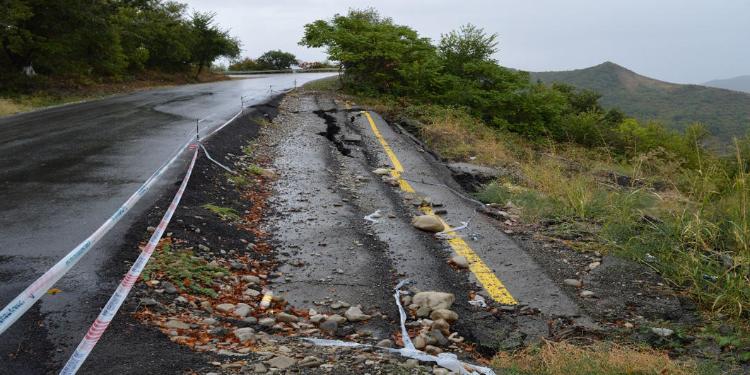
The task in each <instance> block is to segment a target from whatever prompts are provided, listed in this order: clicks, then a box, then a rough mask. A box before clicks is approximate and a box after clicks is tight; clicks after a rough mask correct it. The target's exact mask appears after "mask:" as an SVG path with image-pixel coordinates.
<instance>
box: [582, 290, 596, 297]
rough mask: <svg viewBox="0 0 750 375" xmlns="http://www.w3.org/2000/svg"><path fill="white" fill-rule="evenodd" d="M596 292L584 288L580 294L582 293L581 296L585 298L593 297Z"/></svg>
mask: <svg viewBox="0 0 750 375" xmlns="http://www.w3.org/2000/svg"><path fill="white" fill-rule="evenodd" d="M594 294H595V293H594V292H592V291H590V290H583V291H581V293H580V294H579V295H580V296H581V297H583V298H586V297H593V296H594Z"/></svg>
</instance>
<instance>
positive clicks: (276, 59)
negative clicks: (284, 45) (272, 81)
mask: <svg viewBox="0 0 750 375" xmlns="http://www.w3.org/2000/svg"><path fill="white" fill-rule="evenodd" d="M258 63H259V64H261V65H262V66H265V67H267V68H269V69H276V70H284V69H289V68H291V67H292V65H297V57H296V56H294V55H293V54H291V53H289V52H284V51H281V50H273V51H268V52H266V53H264V54H262V55H260V57H258Z"/></svg>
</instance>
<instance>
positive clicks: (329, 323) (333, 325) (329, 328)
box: [320, 320, 339, 334]
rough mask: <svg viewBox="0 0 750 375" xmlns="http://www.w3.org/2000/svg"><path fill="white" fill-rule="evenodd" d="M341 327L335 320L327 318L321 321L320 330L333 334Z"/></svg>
mask: <svg viewBox="0 0 750 375" xmlns="http://www.w3.org/2000/svg"><path fill="white" fill-rule="evenodd" d="M338 328H339V324H338V323H337V322H336V321H335V320H326V321H324V322H323V323H320V330H321V331H323V332H326V333H328V334H333V333H334V332H336V330H337V329H338Z"/></svg>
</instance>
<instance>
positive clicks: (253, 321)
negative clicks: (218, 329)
mask: <svg viewBox="0 0 750 375" xmlns="http://www.w3.org/2000/svg"><path fill="white" fill-rule="evenodd" d="M242 321H243V322H245V323H248V324H257V323H258V318H256V317H254V316H248V317H247V318H245V319H242Z"/></svg>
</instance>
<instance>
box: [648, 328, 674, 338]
mask: <svg viewBox="0 0 750 375" xmlns="http://www.w3.org/2000/svg"><path fill="white" fill-rule="evenodd" d="M651 332H653V333H654V334H656V335H657V336H659V337H669V336H672V334H673V333H674V331H673V330H671V329H669V328H657V327H654V328H651Z"/></svg>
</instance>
